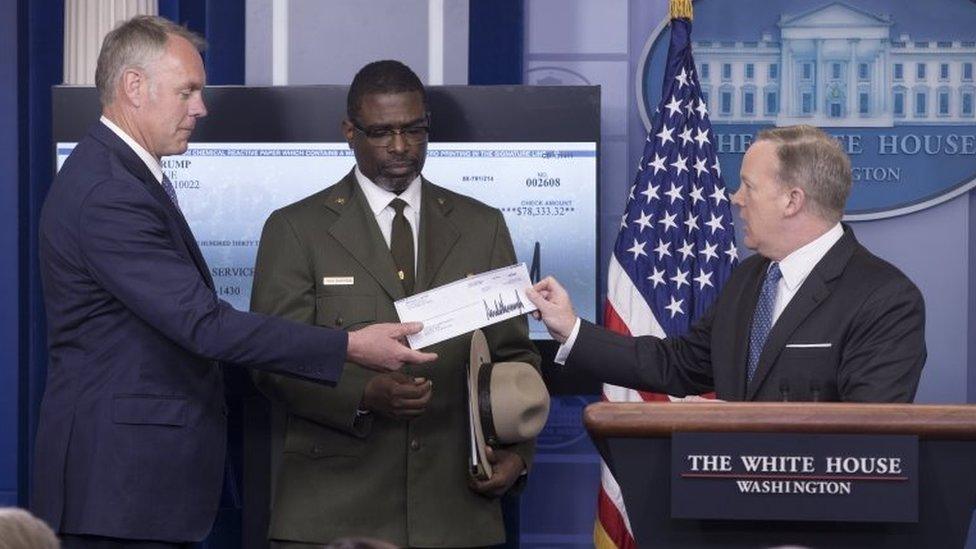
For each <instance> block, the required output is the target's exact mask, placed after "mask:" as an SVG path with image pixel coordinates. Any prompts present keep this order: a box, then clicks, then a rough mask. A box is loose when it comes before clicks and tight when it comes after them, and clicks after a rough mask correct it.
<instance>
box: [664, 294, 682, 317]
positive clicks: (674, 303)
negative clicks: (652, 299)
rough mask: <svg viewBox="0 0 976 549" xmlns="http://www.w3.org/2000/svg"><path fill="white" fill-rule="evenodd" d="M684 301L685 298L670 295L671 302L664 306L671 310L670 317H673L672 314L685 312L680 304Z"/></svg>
mask: <svg viewBox="0 0 976 549" xmlns="http://www.w3.org/2000/svg"><path fill="white" fill-rule="evenodd" d="M684 302H685V300H683V299H675V298H674V296H671V303H670V304H669V305H668V306H667V307H665V309H667V310H669V311H671V318H674V315H683V314H685V312H684V310H682V309H681V304H682V303H684Z"/></svg>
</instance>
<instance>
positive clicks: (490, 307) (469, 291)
mask: <svg viewBox="0 0 976 549" xmlns="http://www.w3.org/2000/svg"><path fill="white" fill-rule="evenodd" d="M531 285H532V282H531V281H530V280H529V271H528V270H527V269H526V268H525V263H519V264H518V265H512V266H511V267H503V268H501V269H495V270H494V271H488V272H486V273H481V274H479V275H474V276H469V277H467V278H465V279H463V280H458V281H457V282H452V283H450V284H445V285H443V286H440V287H437V288H434V289H433V290H428V291H426V292H423V293H420V294H416V295H412V296H410V297H406V298H403V299H401V300H399V301H395V302H394V303H393V305H394V306H395V307H396V311H397V314H398V315H399V316H400V322H414V321H417V322H423V323H424V329H423V330H422V331H421V332H420V333H417V334H414V335H411V336H407V341H409V342H410V347H412V348H414V349H422V348H424V347H427V346H429V345H433V344H434V343H440V342H441V341H444V340H446V339H450V338H452V337H456V336H459V335H462V334H467V333H469V332H472V331H474V330H477V329H478V328H483V327H485V326H488V325H490V324H494V323H496V322H501V321H502V320H506V319H509V318H512V317H514V316H519V315H523V314H525V313H529V312H532V311H534V310H535V309H536V307H535V305H533V304H532V302H531V301H529V300H528V298H527V297H525V291H524V290H525V289H526V288H528V287H529V286H531Z"/></svg>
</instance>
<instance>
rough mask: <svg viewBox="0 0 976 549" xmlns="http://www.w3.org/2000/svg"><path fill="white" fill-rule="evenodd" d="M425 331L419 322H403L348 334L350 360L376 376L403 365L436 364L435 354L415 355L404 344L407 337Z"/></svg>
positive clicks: (376, 326)
mask: <svg viewBox="0 0 976 549" xmlns="http://www.w3.org/2000/svg"><path fill="white" fill-rule="evenodd" d="M423 328H424V325H423V324H421V323H420V322H404V323H403V324H393V323H387V324H373V325H370V326H366V327H365V328H363V329H361V330H356V331H354V332H349V345H348V348H347V350H346V357H347V360H349V362H355V363H356V364H359V365H360V366H363V367H365V368H369V369H370V370H376V371H377V372H389V371H393V370H399V369H400V367H401V366H403V365H404V364H422V363H424V362H430V361H432V360H437V355H436V354H435V353H422V352H420V351H415V350H413V349H411V348H410V347H407V346H406V344H405V343H404V341H405V338H406V337H407V336H408V335H411V334H415V333H417V332H419V331H420V330H422V329H423Z"/></svg>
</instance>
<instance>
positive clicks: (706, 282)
mask: <svg viewBox="0 0 976 549" xmlns="http://www.w3.org/2000/svg"><path fill="white" fill-rule="evenodd" d="M694 281H695V282H697V283H698V289H699V290H704V289H705V286H711V287H712V288H714V287H715V286H714V285H713V284H712V273H706V272H705V269H698V276H696V277H695V278H694Z"/></svg>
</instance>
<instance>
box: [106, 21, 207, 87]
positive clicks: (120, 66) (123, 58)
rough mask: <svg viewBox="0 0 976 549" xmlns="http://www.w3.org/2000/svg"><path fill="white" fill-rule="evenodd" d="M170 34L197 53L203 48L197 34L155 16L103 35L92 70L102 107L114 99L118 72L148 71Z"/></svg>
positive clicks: (123, 23) (119, 26) (130, 23)
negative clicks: (190, 46) (132, 69)
mask: <svg viewBox="0 0 976 549" xmlns="http://www.w3.org/2000/svg"><path fill="white" fill-rule="evenodd" d="M170 35H172V36H179V37H181V38H185V39H186V40H187V41H189V42H190V43H191V44H193V47H195V48H196V49H198V50H200V51H203V50H204V49H206V47H207V42H206V41H205V40H204V39H203V38H202V37H201V36H200V35H198V34H197V33H195V32H193V31H191V30H190V29H188V28H186V27H184V26H181V25H177V24H176V23H174V22H172V21H170V20H169V19H165V18H162V17H159V16H156V15H137V16H135V17H133V18H132V19H129V20H128V21H123V22H122V23H120V24H119V25H118V26H117V27H115V28H114V29H112V30H111V31H110V32H109V33H108V34H106V35H105V40H103V41H102V49H101V51H99V52H98V64H97V66H96V67H95V88H97V89H98V95H99V98H100V99H101V101H102V105H103V106H105V105H109V104H110V103H112V101H114V100H115V90H116V88H117V87H118V85H119V79H120V78H121V77H122V73H123V72H125V71H126V70H127V69H130V68H137V69H140V70H146V69H148V67H149V65H150V64H151V63H152V62H153V61H155V60H156V59H158V58H159V57H160V55H162V53H163V50H164V49H165V48H166V40H167V39H169V36H170Z"/></svg>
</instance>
